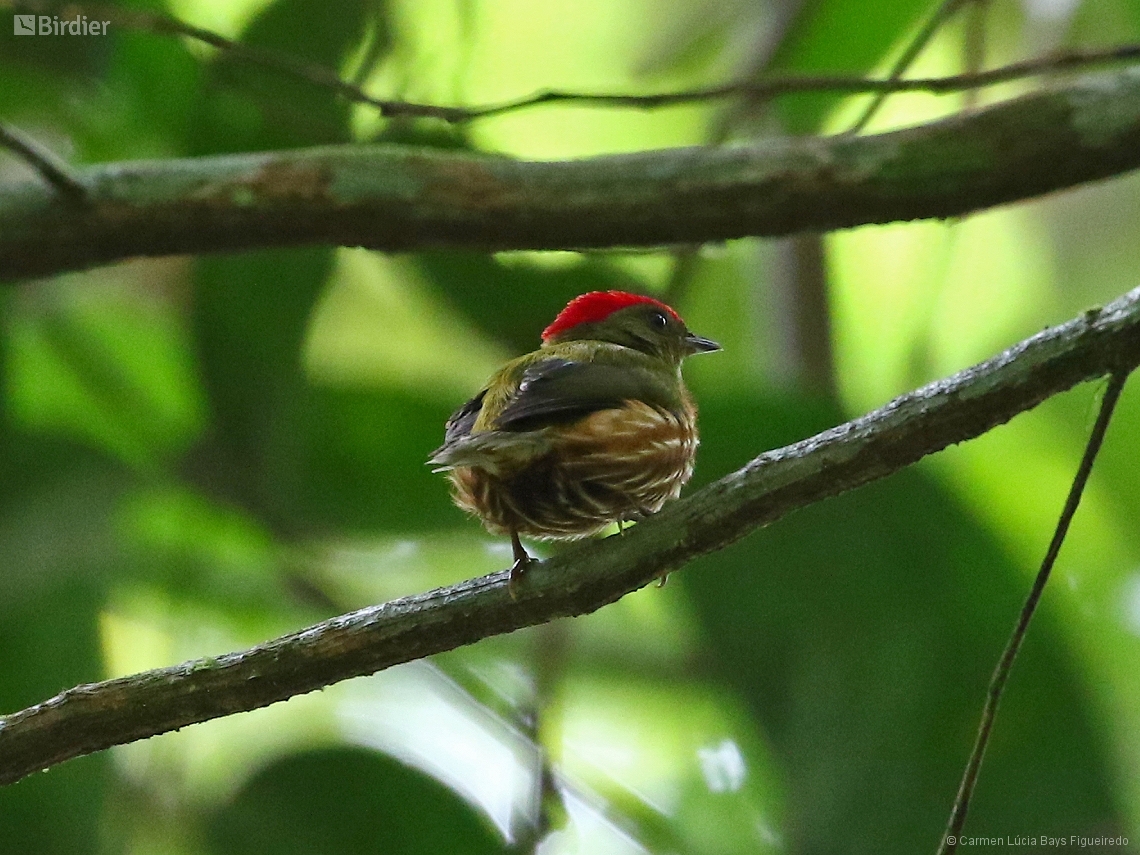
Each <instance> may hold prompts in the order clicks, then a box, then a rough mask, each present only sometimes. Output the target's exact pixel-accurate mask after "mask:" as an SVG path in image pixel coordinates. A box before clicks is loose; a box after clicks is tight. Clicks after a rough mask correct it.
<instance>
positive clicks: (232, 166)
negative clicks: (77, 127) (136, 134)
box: [0, 69, 1140, 280]
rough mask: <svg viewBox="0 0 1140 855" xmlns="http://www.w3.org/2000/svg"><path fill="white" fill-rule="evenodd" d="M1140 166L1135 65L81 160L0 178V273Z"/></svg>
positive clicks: (812, 212) (552, 238) (640, 238)
mask: <svg viewBox="0 0 1140 855" xmlns="http://www.w3.org/2000/svg"><path fill="white" fill-rule="evenodd" d="M1137 167H1140V69H1136V70H1130V71H1123V72H1118V73H1116V74H1104V75H1100V76H1096V77H1087V78H1083V79H1082V80H1080V81H1077V82H1074V83H1072V84H1070V85H1069V86H1067V87H1065V88H1060V89H1056V90H1052V91H1042V92H1036V93H1033V94H1031V95H1027V96H1024V97H1022V98H1018V99H1015V100H1012V101H1007V102H1004V103H1002V104H998V105H995V106H993V107H989V108H987V109H985V110H979V111H977V112H975V113H971V114H969V115H962V116H953V117H951V118H948V119H944V120H942V121H938V122H933V123H931V124H927V125H922V126H919V127H915V128H908V129H905V130H901V131H895V132H892V133H888V134H880V135H877V136H858V137H852V136H839V137H830V138H826V139H817V138H802V139H771V140H762V141H759V142H757V143H756V144H755V145H752V146H749V147H747V148H743V147H742V148H685V149H671V150H664V151H650V152H640V153H637V154H630V155H616V156H607V157H595V158H587V159H582V160H575V161H566V162H554V163H536V162H520V161H516V160H512V159H509V158H505V157H497V156H491V155H482V154H474V153H468V152H455V151H440V150H436V149H412V148H407V147H395V146H356V145H353V146H330V147H322V148H313V149H304V150H299V151H281V152H270V153H262V154H239V155H224V156H218V157H208V158H198V159H192V160H189V159H188V160H171V161H142V162H134V163H115V164H107V165H104V166H92V167H88V168H86V169H84V170H82V171H81V172H80V173H79V177H80V180H81V181H82V182H83V183H84V185H85V186H86V187H87V188H88V197H89V204H88V205H86V206H84V207H82V208H76V207H75V206H69V205H66V204H63V203H62V202H61V201H60V200H59V199H58V198H57V197H56V195H55V194H54V193H51V192H49V191H48V190H47V189H46V188H44V187H43V186H41V185H38V184H33V183H30V182H23V183H17V184H9V185H7V186H5V187H2V188H0V280H4V279H9V280H10V279H14V278H18V277H28V276H42V275H47V274H52V273H58V272H61V271H66V270H75V269H80V268H84V267H90V266H93V265H97V264H102V263H108V262H113V261H118V260H122V259H125V258H129V257H132V256H140V255H141V256H156V255H169V254H180V253H181V254H184V253H205V252H219V251H227V250H249V249H257V248H262V247H274V246H277V247H279V246H301V245H310V244H332V245H339V246H364V247H370V248H373V249H381V250H387V251H401V250H421V249H427V248H463V249H474V250H480V251H497V250H509V249H583V248H598V247H628V246H663V245H671V244H677V243H685V244H691V243H698V242H704V241H718V240H726V239H730V238H738V237H746V236H776V235H786V234H794V233H797V232H803V231H830V230H832V229H838V228H846V227H850V226H857V225H862V224H865V223H889V222H894V221H898V220H917V219H923V218H927V217H951V216H959V215H962V214H967V213H970V212H972V211H977V210H981V209H984V208H989V207H992V206H995V205H1000V204H1003V203H1006V202H1012V201H1016V200H1021V199H1028V198H1032V197H1034V196H1038V195H1040V194H1043V193H1049V192H1052V191H1055V190H1060V189H1063V188H1066V187H1072V186H1074V185H1076V184H1080V183H1083V182H1087V181H1093V180H1096V179H1099V178H1107V177H1110V176H1113V175H1119V174H1121V173H1124V172H1126V171H1129V170H1132V169H1135V168H1137Z"/></svg>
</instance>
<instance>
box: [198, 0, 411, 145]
mask: <svg viewBox="0 0 1140 855" xmlns="http://www.w3.org/2000/svg"><path fill="white" fill-rule="evenodd" d="M366 32H367V37H368V38H370V39H371V40H373V41H374V42H375V43H378V44H379V46H380V47H378V48H377V50H378V51H379V55H381V56H382V55H383V54H384V53H385V52H386V50H387V48H388V46H389V43H390V36H389V33H388V29H387V24H386V17H385V13H384V6H383V4H381V3H378V2H376V0H348V2H342V3H312V2H309V0H277V2H275V3H271V4H270V5H268V6H267V7H265V9H264V10H262V11H261V13H260V14H258V15H257V17H256V18H254V20H253V21H252V22H251V23H250V25H249V26H248V27H247V28H246V30H245V32H244V33H243V34H242V37H241V42H242V44H244V45H248V46H250V47H252V48H255V49H261V50H266V51H269V52H272V53H274V54H276V55H279V56H281V57H284V58H286V59H296V60H303V61H307V62H311V63H314V64H316V65H318V66H321V67H323V68H325V69H327V70H329V71H332V72H334V73H338V74H339V73H340V72H341V69H342V67H343V65H344V63H345V62H346V60H347V59H348V57H349V55H350V54H351V53H352V52H353V51H354V50H355V49H356V48H357V47H358V46H359V45H360V44H361V43H362V42H363V41H364V40H365V38H366ZM207 90H208V96H207V97H206V98H205V99H204V100H203V101H202V102H201V104H200V107H201V110H202V114H201V116H200V118H199V120H198V121H197V122H196V123H195V125H196V134H195V143H194V145H193V148H194V150H195V151H196V152H198V153H208V152H216V151H260V150H264V149H274V148H291V147H295V146H302V145H312V144H314V143H322V142H330V143H331V142H347V141H349V139H351V135H350V134H349V129H348V119H349V114H350V112H351V106H350V105H349V104H348V102H346V101H344V100H343V99H341V98H339V97H338V96H337V95H336V94H335V93H334V92H333V91H332V90H330V89H329V88H327V87H324V86H320V85H317V84H314V83H312V82H310V81H307V80H302V79H299V78H298V77H297V76H295V75H291V74H288V73H285V72H283V71H281V70H278V69H269V68H266V67H264V66H261V65H257V64H254V63H251V62H249V61H248V60H246V59H242V58H240V57H239V56H237V55H235V54H231V53H224V52H223V53H222V54H220V55H219V56H218V58H217V59H216V60H215V61H214V63H213V64H212V66H211V69H210V77H209V81H208V84H207Z"/></svg>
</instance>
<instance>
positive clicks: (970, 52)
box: [962, 0, 990, 111]
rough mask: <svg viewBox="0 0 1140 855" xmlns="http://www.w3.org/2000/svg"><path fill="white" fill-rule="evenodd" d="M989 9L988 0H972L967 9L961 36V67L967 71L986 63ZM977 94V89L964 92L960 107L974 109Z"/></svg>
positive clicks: (973, 70) (976, 103)
mask: <svg viewBox="0 0 1140 855" xmlns="http://www.w3.org/2000/svg"><path fill="white" fill-rule="evenodd" d="M989 10H990V0H974V2H973V4H972V5H971V6H970V8H969V10H968V15H967V18H966V24H965V33H964V35H963V37H962V68H963V70H964V71H966V72H967V73H971V74H972V73H976V72H978V71H980V70H981V68H982V66H984V65H985V64H986V16H987V14H988V13H989ZM979 94H980V93H979V91H978V90H977V89H971V90H970V91H968V92H966V93H965V96H964V97H963V99H962V109H963V110H966V111H969V110H974V109H976V108H977V106H978V100H979V98H978V96H979Z"/></svg>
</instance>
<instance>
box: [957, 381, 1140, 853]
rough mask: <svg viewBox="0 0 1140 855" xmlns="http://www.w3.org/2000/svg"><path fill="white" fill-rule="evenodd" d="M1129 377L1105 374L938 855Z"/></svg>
mask: <svg viewBox="0 0 1140 855" xmlns="http://www.w3.org/2000/svg"><path fill="white" fill-rule="evenodd" d="M1127 379H1128V372H1127V371H1114V372H1113V373H1112V375H1111V377H1110V378H1109V381H1108V388H1107V389H1105V392H1104V398H1103V399H1102V400H1101V404H1100V412H1099V413H1098V414H1097V418H1096V424H1094V425H1093V429H1092V432H1091V433H1090V434H1089V440H1088V443H1087V444H1086V445H1085V453H1084V454H1083V455H1082V456H1081V464H1080V466H1078V467H1077V474H1076V475H1075V476H1074V478H1073V486H1072V488H1071V489H1070V490H1069V496H1068V498H1067V499H1065V506H1064V508H1062V510H1061V516H1060V517H1058V519H1057V528H1056V529H1055V530H1054V532H1053V539H1052V540H1051V541H1050V542H1049V548H1048V549H1047V550H1045V558H1044V559H1043V560H1042V562H1041V568H1040V569H1039V570H1038V571H1037V576H1036V578H1035V579H1034V580H1033V587H1031V588H1030V589H1029V594H1028V596H1027V597H1026V598H1025V604H1024V605H1023V606H1022V607H1021V614H1020V615H1018V618H1017V624H1016V625H1015V626H1014V628H1013V632H1012V633H1011V634H1010V636H1009V641H1008V642H1007V643H1006V646H1005V650H1003V651H1002V654H1001V658H1000V659H999V660H998V664H997V667H996V668H995V669H994V673H993V676H992V677H991V678H990V686H989V690H988V691H987V692H986V704H985V707H984V708H983V710H982V719H981V722H980V723H979V725H978V735H977V737H976V738H975V740H974V747H973V749H972V750H971V751H970V759H969V761H968V762H967V763H966V769H965V771H964V772H963V773H962V782H961V784H960V785H959V787H958V795H957V796H956V797H955V798H954V806H953V808H952V809H951V811H950V821H949V823H948V825H947V828H946V833H945V834H943V835H942V842H941V844H940V845H939V847H938V855H953V853H954V852H956V851H957V850H958V844H959V843H960V842H961V840H962V837H961V835H962V827H963V826H964V825H965V824H966V814H967V813H969V810H970V800H971V799H972V798H973V796H974V787H975V786H976V785H977V783H978V773H979V772H980V771H981V769H982V759H983V758H984V757H985V755H986V746H987V745H989V741H990V734H991V733H992V732H993V727H994V721H995V720H996V718H997V710H998V704H999V703H1001V696H1002V694H1003V693H1004V692H1005V684H1006V683H1007V682H1008V681H1009V675H1010V672H1011V671H1012V670H1013V661H1014V660H1015V659H1016V658H1017V654H1018V651H1020V650H1021V643H1022V642H1023V641H1024V640H1025V633H1026V632H1027V631H1028V630H1029V622H1030V621H1031V620H1033V614H1034V612H1036V611H1037V604H1038V603H1039V602H1040V601H1041V595H1042V594H1043V593H1045V585H1046V583H1047V582H1048V581H1049V575H1050V574H1051V573H1052V572H1053V565H1054V564H1055V563H1056V561H1057V556H1058V555H1060V553H1061V545H1062V544H1063V543H1064V542H1065V535H1066V534H1068V532H1069V524H1070V523H1072V521H1073V517H1074V516H1075V515H1076V513H1077V506H1078V505H1079V504H1080V503H1081V496H1082V495H1083V494H1084V491H1085V485H1086V484H1087V483H1088V480H1089V475H1091V474H1092V468H1093V463H1095V462H1096V456H1097V453H1098V452H1099V451H1100V447H1101V444H1102V443H1103V442H1104V434H1105V432H1106V431H1107V430H1108V423H1109V422H1110V421H1111V420H1112V412H1113V410H1115V409H1116V402H1117V401H1118V400H1120V393H1121V392H1122V391H1124V383H1125V381H1126V380H1127Z"/></svg>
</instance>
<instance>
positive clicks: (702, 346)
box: [685, 333, 720, 356]
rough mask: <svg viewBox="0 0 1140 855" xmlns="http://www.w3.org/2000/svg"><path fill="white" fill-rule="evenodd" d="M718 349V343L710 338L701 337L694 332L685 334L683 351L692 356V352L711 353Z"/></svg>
mask: <svg viewBox="0 0 1140 855" xmlns="http://www.w3.org/2000/svg"><path fill="white" fill-rule="evenodd" d="M716 350H720V345H719V344H717V343H716V342H715V341H713V340H712V339H711V338H703V337H702V336H699V335H696V334H695V333H689V334H688V335H687V336H685V352H686V353H687V354H688V355H689V356H692V355H693V354H694V353H712V352H713V351H716Z"/></svg>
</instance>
